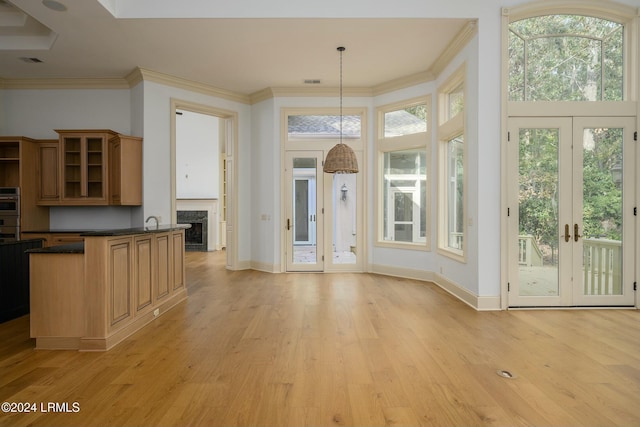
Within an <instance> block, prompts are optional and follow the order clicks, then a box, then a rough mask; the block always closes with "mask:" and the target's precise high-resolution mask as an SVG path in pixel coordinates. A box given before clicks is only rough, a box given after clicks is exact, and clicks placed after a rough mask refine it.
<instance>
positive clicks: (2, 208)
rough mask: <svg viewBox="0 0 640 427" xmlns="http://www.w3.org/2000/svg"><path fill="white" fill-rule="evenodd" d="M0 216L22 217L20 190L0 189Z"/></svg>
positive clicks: (12, 188)
mask: <svg viewBox="0 0 640 427" xmlns="http://www.w3.org/2000/svg"><path fill="white" fill-rule="evenodd" d="M0 215H16V216H20V189H19V188H18V187H0Z"/></svg>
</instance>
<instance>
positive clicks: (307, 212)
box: [285, 151, 324, 271]
mask: <svg viewBox="0 0 640 427" xmlns="http://www.w3.org/2000/svg"><path fill="white" fill-rule="evenodd" d="M322 155H323V153H322V151H287V152H286V155H285V162H286V166H285V182H286V189H285V193H286V194H285V217H286V239H287V242H286V248H287V249H286V269H287V271H323V269H324V257H323V252H324V245H323V242H324V239H323V238H322V237H323V224H324V221H322V220H320V221H319V220H318V216H320V217H322V213H323V210H324V209H323V207H324V205H323V202H324V201H323V197H322V195H323V194H324V185H323V184H324V179H323V176H322V173H323V172H322Z"/></svg>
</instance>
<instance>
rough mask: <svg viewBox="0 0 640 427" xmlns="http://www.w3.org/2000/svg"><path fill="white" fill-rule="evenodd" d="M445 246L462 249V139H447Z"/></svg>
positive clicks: (459, 137)
mask: <svg viewBox="0 0 640 427" xmlns="http://www.w3.org/2000/svg"><path fill="white" fill-rule="evenodd" d="M446 167H447V168H446V178H447V188H446V192H447V194H446V199H447V223H446V228H447V233H446V236H447V247H449V248H452V249H457V250H459V251H462V249H463V242H464V240H463V236H464V235H463V233H464V141H463V137H462V136H458V137H456V138H453V139H451V140H449V141H447V161H446Z"/></svg>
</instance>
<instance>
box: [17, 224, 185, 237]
mask: <svg viewBox="0 0 640 427" xmlns="http://www.w3.org/2000/svg"><path fill="white" fill-rule="evenodd" d="M186 228H191V224H160V225H159V226H157V227H155V226H151V227H134V228H116V229H109V230H69V229H50V230H30V231H23V232H22V233H23V234H29V233H31V234H48V233H59V234H67V233H68V234H80V235H81V236H86V237H91V236H93V237H97V236H100V237H104V236H126V235H128V234H146V233H164V232H166V231H174V230H181V229H186Z"/></svg>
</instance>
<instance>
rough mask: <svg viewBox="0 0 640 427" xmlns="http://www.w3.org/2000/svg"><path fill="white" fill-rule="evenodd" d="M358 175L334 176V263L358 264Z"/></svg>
mask: <svg viewBox="0 0 640 427" xmlns="http://www.w3.org/2000/svg"><path fill="white" fill-rule="evenodd" d="M356 179H357V175H356V174H334V175H333V191H332V195H333V263H334V264H355V263H356V249H357V248H356V200H357V198H356Z"/></svg>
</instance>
